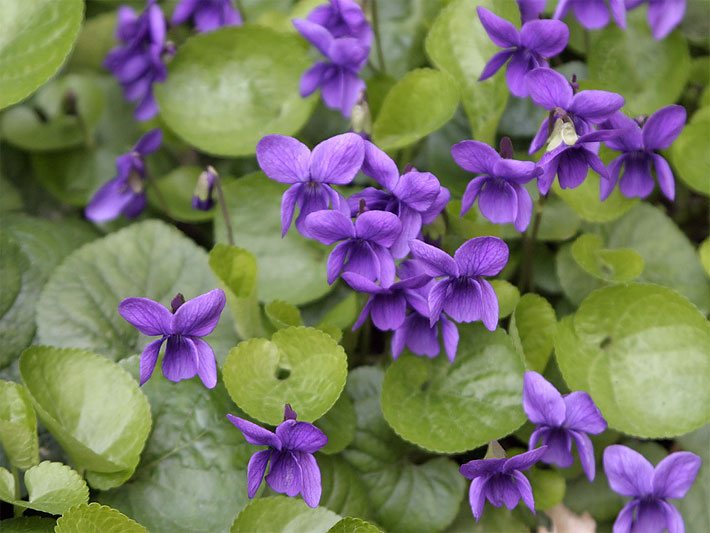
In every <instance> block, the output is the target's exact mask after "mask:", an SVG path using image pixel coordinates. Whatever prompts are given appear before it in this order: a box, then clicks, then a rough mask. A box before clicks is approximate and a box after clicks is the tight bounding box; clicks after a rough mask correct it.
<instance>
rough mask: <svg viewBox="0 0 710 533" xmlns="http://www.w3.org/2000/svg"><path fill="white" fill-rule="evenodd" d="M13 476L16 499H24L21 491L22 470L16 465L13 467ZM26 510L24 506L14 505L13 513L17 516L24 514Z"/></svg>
mask: <svg viewBox="0 0 710 533" xmlns="http://www.w3.org/2000/svg"><path fill="white" fill-rule="evenodd" d="M12 477H13V479H14V480H15V499H16V500H20V499H22V493H21V491H20V472H19V471H18V470H17V467H15V466H13V467H12ZM24 512H25V509H24V508H23V507H20V506H19V505H15V506H13V513H14V515H15V517H19V516H22V513H24Z"/></svg>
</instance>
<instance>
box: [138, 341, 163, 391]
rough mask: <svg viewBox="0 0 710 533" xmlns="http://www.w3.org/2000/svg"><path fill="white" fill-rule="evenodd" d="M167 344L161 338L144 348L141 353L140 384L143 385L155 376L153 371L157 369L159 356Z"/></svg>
mask: <svg viewBox="0 0 710 533" xmlns="http://www.w3.org/2000/svg"><path fill="white" fill-rule="evenodd" d="M163 342H165V338H160V339H158V340H155V341H153V342H150V343H148V344H147V345H146V347H145V348H143V353H141V360H140V374H141V379H140V383H141V385H143V384H144V383H145V382H146V381H148V380H149V379H150V376H151V375H153V370H154V369H155V364H156V363H157V362H158V354H159V353H160V347H161V346H162V345H163Z"/></svg>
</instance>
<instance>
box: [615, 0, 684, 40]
mask: <svg viewBox="0 0 710 533" xmlns="http://www.w3.org/2000/svg"><path fill="white" fill-rule="evenodd" d="M644 1H645V2H647V3H648V24H649V25H650V26H651V33H653V37H654V38H655V39H656V40H659V41H660V40H661V39H665V38H666V37H667V36H668V34H669V33H670V32H672V31H673V29H674V28H675V27H676V26H678V24H680V23H681V21H682V20H683V17H684V16H685V7H686V6H685V4H686V0H626V9H634V8H636V7H638V6H640V5H641V4H642V3H644Z"/></svg>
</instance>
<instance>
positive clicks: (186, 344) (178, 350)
mask: <svg viewBox="0 0 710 533" xmlns="http://www.w3.org/2000/svg"><path fill="white" fill-rule="evenodd" d="M198 364H199V356H198V354H197V348H196V347H195V344H194V343H193V342H192V340H191V339H190V338H188V337H182V336H179V335H175V336H170V337H168V343H167V345H166V347H165V354H164V355H163V375H164V376H165V377H166V378H168V379H169V380H170V381H174V382H178V381H182V380H183V379H190V378H192V377H194V376H195V375H196V374H197V367H198Z"/></svg>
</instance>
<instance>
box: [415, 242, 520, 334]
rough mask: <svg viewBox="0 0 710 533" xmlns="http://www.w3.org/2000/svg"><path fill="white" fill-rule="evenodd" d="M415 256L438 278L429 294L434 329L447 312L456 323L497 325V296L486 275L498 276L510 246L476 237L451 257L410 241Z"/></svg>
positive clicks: (421, 243) (430, 317)
mask: <svg viewBox="0 0 710 533" xmlns="http://www.w3.org/2000/svg"><path fill="white" fill-rule="evenodd" d="M409 247H410V249H411V252H412V256H413V257H414V258H415V259H418V260H419V261H420V262H421V263H422V266H423V267H424V270H425V272H426V273H427V274H428V275H430V276H432V277H435V278H439V280H438V281H437V282H436V284H435V285H434V286H433V287H432V288H431V290H430V291H429V295H428V298H427V300H428V303H429V322H430V326H433V325H434V324H435V323H436V322H437V321H438V320H439V317H440V316H441V313H442V311H444V312H446V314H447V315H449V316H450V317H451V318H452V319H453V320H455V321H456V322H474V321H476V320H481V321H482V322H483V325H484V326H486V328H487V329H488V330H490V331H494V330H495V329H496V326H497V325H498V297H497V296H496V293H495V291H494V290H493V287H492V286H491V284H490V283H489V282H488V281H486V280H485V279H483V276H495V275H497V274H498V273H500V271H501V270H503V267H504V266H505V265H506V263H507V262H508V246H507V245H506V244H505V242H503V241H502V240H501V239H498V238H497V237H477V238H475V239H471V240H468V241H466V242H465V243H463V244H462V245H461V246H460V247H459V249H458V250H456V253H455V254H454V257H453V258H452V257H451V256H450V255H449V254H447V253H446V252H444V251H443V250H440V249H439V248H436V247H434V246H431V245H429V244H426V243H424V242H422V241H411V242H410V243H409Z"/></svg>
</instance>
